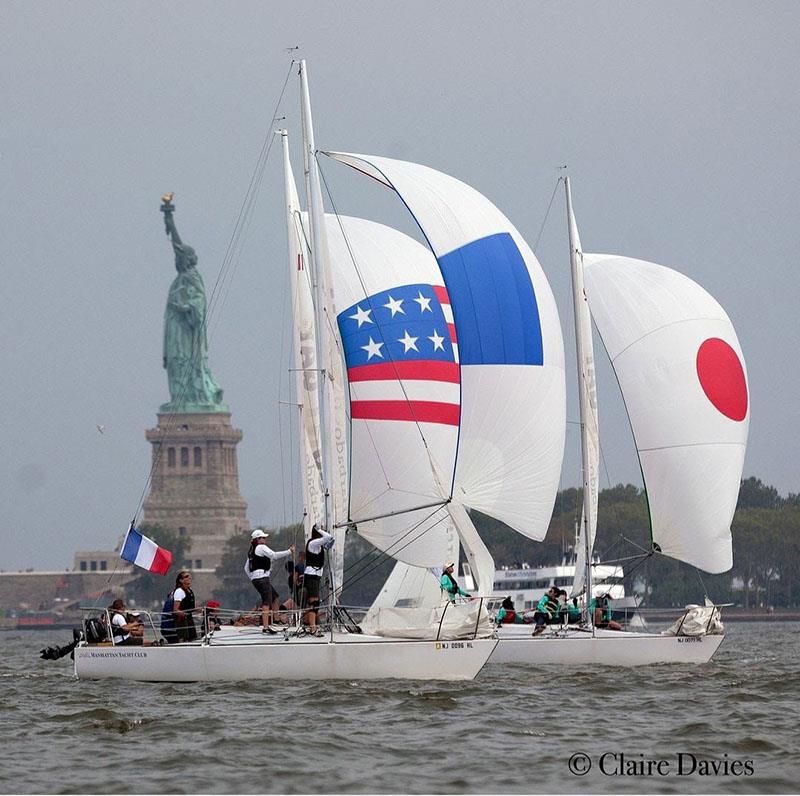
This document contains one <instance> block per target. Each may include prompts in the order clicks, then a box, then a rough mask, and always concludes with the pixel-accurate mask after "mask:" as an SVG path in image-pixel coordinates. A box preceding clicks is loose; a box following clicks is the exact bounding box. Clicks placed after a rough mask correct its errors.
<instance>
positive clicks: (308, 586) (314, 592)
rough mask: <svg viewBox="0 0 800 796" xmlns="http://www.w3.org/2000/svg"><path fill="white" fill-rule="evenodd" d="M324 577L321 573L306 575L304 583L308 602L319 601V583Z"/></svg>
mask: <svg viewBox="0 0 800 796" xmlns="http://www.w3.org/2000/svg"><path fill="white" fill-rule="evenodd" d="M321 580H322V577H321V576H319V575H306V576H305V577H304V578H303V581H304V582H303V585H304V586H305V591H306V602H312V601H313V602H317V603H318V602H319V584H320V581H321Z"/></svg>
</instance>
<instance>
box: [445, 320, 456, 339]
mask: <svg viewBox="0 0 800 796" xmlns="http://www.w3.org/2000/svg"><path fill="white" fill-rule="evenodd" d="M447 331H448V332H450V342H452V343H455V342H457V340H456V325H455V324H454V323H448V324H447Z"/></svg>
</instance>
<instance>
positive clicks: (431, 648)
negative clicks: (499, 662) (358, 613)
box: [75, 632, 497, 682]
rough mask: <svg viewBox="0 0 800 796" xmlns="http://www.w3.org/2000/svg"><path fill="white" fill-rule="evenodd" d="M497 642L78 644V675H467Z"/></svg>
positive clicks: (340, 639)
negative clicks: (160, 645)
mask: <svg viewBox="0 0 800 796" xmlns="http://www.w3.org/2000/svg"><path fill="white" fill-rule="evenodd" d="M258 636H261V633H260V632H259V633H258ZM496 646H497V640H496V639H494V638H479V639H473V640H471V641H411V640H404V639H402V640H396V639H380V638H376V637H370V636H362V635H350V634H338V633H337V634H335V635H334V641H331V638H330V636H325V637H323V638H315V637H304V638H300V639H292V638H290V639H288V640H284V639H283V636H277V637H274V638H269V639H263V640H262V638H253V639H252V640H249V639H248V638H247V637H246V636H245V637H243V638H241V639H236V640H230V641H228V640H226V641H223V642H220V643H214V641H213V640H212V642H211V643H208V644H206V643H199V642H198V643H191V644H174V645H170V646H165V647H155V646H153V647H150V646H148V647H127V646H125V647H123V646H117V647H111V646H79V647H77V648H76V649H75V676H76V677H78V678H81V679H89V680H102V679H107V678H121V679H125V680H139V681H146V682H221V681H237V680H252V679H257V680H273V679H286V680H303V679H325V680H331V679H339V680H342V679H353V680H374V679H383V678H398V679H405V680H472V679H474V678H475V676H476V675H477V674H478V672H479V671H480V670H481V668H482V667H483V665H484V664H485V663H486V661H487V660H488V659H489V657H490V656H491V654H492V652H493V651H494V649H495V647H496Z"/></svg>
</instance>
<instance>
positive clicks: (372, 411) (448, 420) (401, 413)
mask: <svg viewBox="0 0 800 796" xmlns="http://www.w3.org/2000/svg"><path fill="white" fill-rule="evenodd" d="M459 415H460V411H459V407H458V404H446V403H441V402H440V401H352V402H351V403H350V416H351V417H352V418H353V419H354V420H355V419H359V420H409V421H412V422H417V423H442V424H444V425H447V426H457V425H458V422H459Z"/></svg>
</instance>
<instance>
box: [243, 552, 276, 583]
mask: <svg viewBox="0 0 800 796" xmlns="http://www.w3.org/2000/svg"><path fill="white" fill-rule="evenodd" d="M256 547H258V545H257V544H251V545H250V549H249V550H248V552H247V560H248V562H249V563H250V571H251V572H255V571H256V570H257V569H263V570H264V576H265V577H266V576H267V575H269V568H270V566H272V559H271V558H270V557H269V556H257V555H256Z"/></svg>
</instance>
